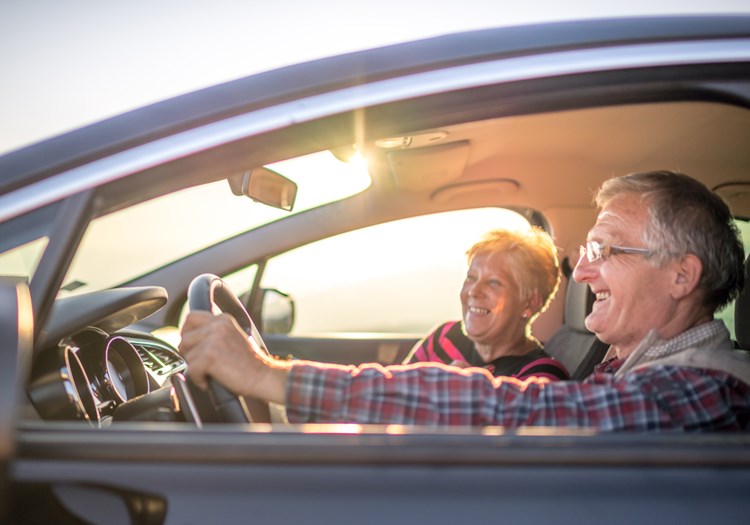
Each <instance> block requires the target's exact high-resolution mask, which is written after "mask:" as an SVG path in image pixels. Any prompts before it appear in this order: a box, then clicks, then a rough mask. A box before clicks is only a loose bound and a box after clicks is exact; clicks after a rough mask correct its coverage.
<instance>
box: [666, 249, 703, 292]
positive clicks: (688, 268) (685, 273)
mask: <svg viewBox="0 0 750 525" xmlns="http://www.w3.org/2000/svg"><path fill="white" fill-rule="evenodd" d="M673 268H674V271H675V273H674V280H673V282H672V297H673V298H674V299H682V298H683V297H686V296H688V295H690V294H691V293H692V292H693V290H695V289H696V288H697V286H698V282H700V280H701V275H703V263H702V262H701V260H700V259H699V258H698V257H697V256H696V255H694V254H692V253H688V254H687V255H686V256H685V257H683V258H682V259H680V260H679V261H674V266H673Z"/></svg>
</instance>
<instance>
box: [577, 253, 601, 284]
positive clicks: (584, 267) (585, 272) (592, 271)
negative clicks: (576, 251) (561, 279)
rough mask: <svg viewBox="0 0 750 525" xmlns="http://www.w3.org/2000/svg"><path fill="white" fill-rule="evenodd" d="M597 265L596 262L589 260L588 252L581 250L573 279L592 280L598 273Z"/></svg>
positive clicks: (580, 280)
mask: <svg viewBox="0 0 750 525" xmlns="http://www.w3.org/2000/svg"><path fill="white" fill-rule="evenodd" d="M597 267H598V265H597V264H596V263H591V262H589V260H588V257H586V252H584V251H583V250H581V254H580V255H579V257H578V262H577V263H576V267H575V268H573V279H575V280H576V281H577V282H579V283H583V282H586V281H590V280H592V279H593V278H594V276H595V275H596V272H597Z"/></svg>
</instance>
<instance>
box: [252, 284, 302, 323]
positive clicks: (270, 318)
mask: <svg viewBox="0 0 750 525" xmlns="http://www.w3.org/2000/svg"><path fill="white" fill-rule="evenodd" d="M259 306H260V311H259V312H258V314H259V315H258V317H257V318H258V319H260V325H261V330H260V331H261V333H263V334H288V333H289V332H291V331H292V327H293V326H294V300H293V299H292V298H291V297H289V295H288V294H285V293H284V292H281V291H279V290H276V289H274V288H263V289H262V290H261V297H260V301H259Z"/></svg>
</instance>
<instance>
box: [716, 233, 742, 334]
mask: <svg viewBox="0 0 750 525" xmlns="http://www.w3.org/2000/svg"><path fill="white" fill-rule="evenodd" d="M735 222H736V223H737V227H738V228H739V230H740V234H741V236H742V243H743V244H744V245H745V258H747V255H748V253H749V252H750V221H746V220H741V219H737V220H736V221H735ZM745 286H750V284H748V283H745ZM716 318H717V319H721V320H722V321H724V323H725V324H726V325H727V328H729V333H730V334H732V339H734V338H735V337H734V302H732V303H730V304H729V305H727V306H726V307H725V308H724V309H722V310H720V311H719V312H717V313H716Z"/></svg>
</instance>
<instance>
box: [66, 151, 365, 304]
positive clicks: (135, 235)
mask: <svg viewBox="0 0 750 525" xmlns="http://www.w3.org/2000/svg"><path fill="white" fill-rule="evenodd" d="M268 167H269V168H271V169H273V170H274V171H277V172H278V173H281V174H282V175H284V176H286V177H287V178H289V179H291V180H293V181H294V182H296V183H297V185H298V190H297V200H296V203H295V205H294V209H293V211H292V212H291V213H299V212H302V211H304V210H308V209H311V208H314V207H317V206H320V205H322V204H325V203H329V202H333V201H336V200H341V199H344V198H346V197H349V196H352V195H355V194H357V193H360V192H361V191H363V190H364V189H366V188H367V187H368V186H369V185H370V182H371V181H370V176H369V174H368V172H367V166H366V165H365V164H364V162H362V161H358V160H357V158H354V159H352V160H350V161H348V162H342V161H340V160H338V159H337V158H336V157H334V156H333V154H331V153H330V152H328V151H323V152H319V153H314V154H311V155H305V156H303V157H298V158H295V159H289V160H286V161H283V162H279V163H275V164H269V165H268ZM289 215H290V212H287V211H284V210H279V209H275V208H271V207H268V206H264V205H262V204H259V203H257V202H254V201H252V200H251V199H249V198H247V197H244V196H237V195H234V194H233V193H232V191H231V189H230V186H229V184H228V183H227V181H226V180H219V181H215V182H211V183H208V184H203V185H200V186H195V187H192V188H186V189H184V190H181V191H178V192H174V193H172V194H169V195H164V196H162V197H159V198H157V199H152V200H150V201H146V202H143V203H140V204H138V205H135V206H131V207H128V208H125V209H123V210H120V211H118V212H115V213H111V214H109V215H106V216H103V217H99V218H97V219H95V220H93V221H92V222H91V224H90V226H89V228H88V229H87V231H86V233H85V235H84V237H83V239H82V241H81V246H80V247H79V249H78V251H77V252H76V257H75V259H74V260H73V263H72V265H71V268H70V270H69V271H68V275H67V276H66V278H65V283H72V282H75V283H78V286H77V287H76V289H75V292H74V293H81V292H89V291H92V290H98V289H102V288H106V287H110V286H117V285H120V284H122V283H125V282H128V281H130V280H132V279H134V278H136V277H139V276H141V275H144V274H146V273H148V272H150V271H152V270H155V269H156V268H160V267H162V266H164V265H166V264H169V263H170V262H173V261H175V260H177V259H179V258H181V257H185V256H187V255H189V254H191V253H194V252H196V251H198V250H201V249H203V248H205V247H207V246H212V245H214V244H216V243H218V242H220V241H222V240H224V239H228V238H230V237H233V236H235V235H238V234H239V233H242V232H245V231H248V230H251V229H253V228H257V227H259V226H261V225H263V224H268V223H270V222H273V221H276V220H278V219H281V218H285V217H288V216H289ZM157 217H158V218H160V219H159V220H155V218H157ZM165 218H168V219H165ZM69 291H70V292H71V293H73V290H69ZM66 292H68V290H66V288H65V286H64V287H63V290H62V291H61V295H64V294H65V293H66Z"/></svg>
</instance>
